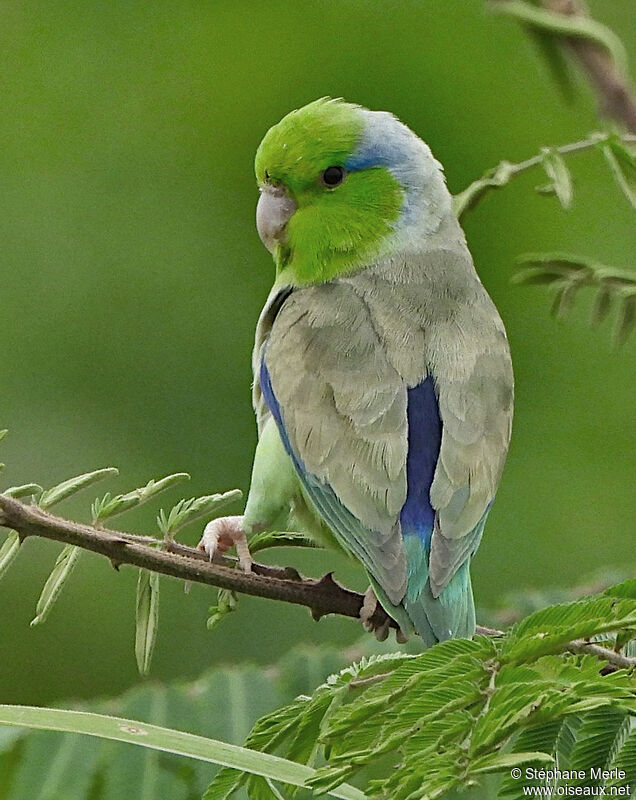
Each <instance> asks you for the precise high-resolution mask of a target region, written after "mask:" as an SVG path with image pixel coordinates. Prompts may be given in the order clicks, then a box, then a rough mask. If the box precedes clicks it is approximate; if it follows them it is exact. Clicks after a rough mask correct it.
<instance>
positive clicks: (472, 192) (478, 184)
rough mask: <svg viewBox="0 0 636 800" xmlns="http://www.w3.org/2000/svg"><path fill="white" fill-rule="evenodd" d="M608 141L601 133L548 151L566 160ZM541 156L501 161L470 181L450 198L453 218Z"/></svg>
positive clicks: (634, 140) (627, 138)
mask: <svg viewBox="0 0 636 800" xmlns="http://www.w3.org/2000/svg"><path fill="white" fill-rule="evenodd" d="M609 138H610V137H609V136H608V135H607V134H604V133H593V134H591V135H590V136H589V137H588V138H587V139H581V141H580V142H569V143H568V144H563V145H560V146H559V147H553V148H551V150H552V151H553V152H554V153H558V154H559V155H561V156H567V155H569V154H570V153H580V152H582V151H584V150H591V149H592V148H594V147H598V146H599V145H602V144H603V143H604V142H606V141H608V139H609ZM621 139H622V141H623V142H625V144H627V145H630V146H631V145H634V144H636V136H635V135H633V134H626V135H624V136H622V137H621ZM544 158H545V155H544V153H543V152H541V153H538V154H537V155H536V156H532V157H531V158H526V159H525V160H524V161H518V162H516V163H512V162H510V161H501V162H500V163H499V164H497V166H496V167H493V168H492V169H490V170H488V172H486V173H485V174H484V175H482V177H481V178H477V180H475V181H473V182H472V183H471V184H469V185H468V186H467V187H466V188H465V189H463V190H462V191H461V192H458V193H457V194H456V195H454V197H453V207H454V209H455V214H456V215H457V218H458V219H459V220H461V219H462V217H463V216H464V214H466V212H467V211H470V210H471V209H473V208H475V206H477V205H478V204H479V203H480V202H481V200H482V199H483V198H484V197H485V195H486V194H487V193H488V192H489V191H491V190H492V189H501V188H502V187H504V186H507V184H508V183H510V181H511V180H512V179H513V178H514V177H515V176H516V175H520V174H521V173H522V172H526V171H527V170H529V169H533V168H534V167H538V166H540V165H541V164H542V163H543V161H544Z"/></svg>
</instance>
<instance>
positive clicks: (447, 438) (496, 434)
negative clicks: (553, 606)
mask: <svg viewBox="0 0 636 800" xmlns="http://www.w3.org/2000/svg"><path fill="white" fill-rule="evenodd" d="M348 281H349V283H350V284H351V286H352V287H354V288H355V291H356V292H357V293H358V294H359V295H360V297H361V298H362V299H363V300H364V302H365V304H366V305H367V307H368V308H369V309H370V310H371V313H372V317H373V324H374V327H375V328H376V330H378V331H379V333H380V335H381V337H382V339H383V341H384V342H385V347H386V350H387V353H388V356H389V361H390V362H391V364H392V365H393V366H394V368H395V369H396V370H397V371H398V372H399V373H400V374H401V375H402V376H403V378H404V380H405V382H406V384H407V386H408V387H409V392H408V415H409V429H410V431H409V467H408V497H407V502H406V506H405V508H404V512H403V517H402V521H403V528H404V533H405V535H406V536H407V537H408V533H409V532H411V531H413V530H414V529H416V530H417V531H418V533H419V539H420V540H421V542H422V546H423V551H422V553H418V552H415V551H413V547H414V542H413V541H409V542H408V545H409V547H408V548H407V550H408V552H407V556H408V560H409V573H410V574H412V575H414V576H415V574H416V573H418V577H419V580H418V581H415V577H414V581H415V583H417V589H418V591H424V587H425V584H426V579H427V577H428V580H429V587H430V591H431V593H432V597H433V598H437V597H439V595H440V594H441V593H442V591H443V590H444V589H445V587H447V586H448V585H449V584H450V582H451V581H452V579H453V576H454V575H455V574H457V572H458V570H459V569H460V567H461V565H462V564H464V563H466V561H467V559H468V558H469V557H470V555H471V554H472V553H473V552H474V551H475V549H476V548H477V545H478V544H479V540H480V538H481V534H482V531H483V526H484V522H485V518H486V516H487V514H488V511H489V509H490V506H491V504H492V502H493V500H494V497H495V493H496V490H497V486H498V483H499V480H500V477H501V472H502V470H503V465H504V462H505V458H506V453H507V450H508V442H509V439H510V431H511V423H512V400H513V375H512V366H511V361H510V352H509V347H508V342H507V339H506V334H505V329H504V326H503V323H502V321H501V319H500V317H499V314H498V312H497V310H496V308H495V306H494V304H493V303H492V301H491V299H490V297H489V296H488V294H487V292H486V290H485V289H484V287H483V285H482V284H481V282H480V280H479V278H478V276H477V274H476V272H475V270H474V267H473V264H472V260H471V257H470V254H469V253H468V251H467V250H466V249H465V248H463V246H462V247H459V248H457V247H455V248H454V249H452V250H445V249H439V250H431V251H429V252H426V253H420V254H417V255H411V256H409V257H408V258H404V259H392V260H390V261H386V262H384V263H379V264H377V265H376V266H374V267H371V268H369V269H367V270H364V271H363V272H361V273H359V274H357V275H355V276H353V277H351V278H350V279H348ZM427 376H428V378H427ZM433 390H434V391H433ZM440 424H441V429H440V428H439V425H440ZM433 461H434V464H432V462H433ZM416 523H417V524H416ZM410 591H411V584H410V583H409V592H410Z"/></svg>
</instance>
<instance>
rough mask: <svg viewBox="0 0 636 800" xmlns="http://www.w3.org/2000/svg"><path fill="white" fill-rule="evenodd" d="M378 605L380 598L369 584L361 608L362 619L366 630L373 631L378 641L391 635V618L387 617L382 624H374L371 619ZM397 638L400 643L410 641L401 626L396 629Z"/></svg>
mask: <svg viewBox="0 0 636 800" xmlns="http://www.w3.org/2000/svg"><path fill="white" fill-rule="evenodd" d="M377 607H378V598H377V597H376V596H375V592H374V591H373V587H372V586H369V588H368V589H367V590H366V592H365V593H364V600H363V601H362V607H361V609H360V619H361V621H362V626H363V627H364V629H365V631H368V633H373V634H374V635H375V638H376V639H377V640H378V642H383V641H384V640H385V639H386V638H387V636H388V635H389V629H390V625H391V620H390V619H389V617H387V618H386V619H385V620H384V622H383V623H382V624H381V625H376V624H374V623H373V622H372V621H371V620H372V617H373V615H374V614H375V612H376V609H377ZM395 640H396V642H398V644H404V643H405V642H407V641H408V636H407V635H406V634H405V633H404V631H403V630H402V629H401V628H397V629H396V631H395Z"/></svg>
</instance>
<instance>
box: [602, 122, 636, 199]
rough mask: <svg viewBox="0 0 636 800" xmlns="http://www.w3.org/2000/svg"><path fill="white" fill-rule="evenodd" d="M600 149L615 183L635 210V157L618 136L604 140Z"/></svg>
mask: <svg viewBox="0 0 636 800" xmlns="http://www.w3.org/2000/svg"><path fill="white" fill-rule="evenodd" d="M601 148H602V151H603V155H604V156H605V160H606V161H607V163H608V164H609V167H610V169H611V171H612V174H613V176H614V179H615V180H616V183H617V184H618V186H619V188H620V189H621V191H622V192H623V194H624V195H625V197H626V198H627V199H628V200H629V202H630V203H631V205H632V206H633V208H635V209H636V156H635V155H634V153H632V151H631V150H630V149H629V148H628V147H627V146H626V145H625V143H624V142H622V141H621V140H620V139H619V138H618V136H611V137H609V138H608V139H606V140H605V141H604V142H603V143H602V144H601Z"/></svg>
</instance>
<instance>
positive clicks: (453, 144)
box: [0, 0, 636, 703]
mask: <svg viewBox="0 0 636 800" xmlns="http://www.w3.org/2000/svg"><path fill="white" fill-rule="evenodd" d="M590 6H591V10H592V12H593V13H594V14H595V15H596V16H597V18H599V19H600V20H602V21H604V22H606V23H608V24H609V25H611V26H613V27H614V28H615V29H616V30H617V31H619V32H620V33H621V35H622V36H623V38H624V41H625V43H626V44H627V46H628V48H629V49H630V51H631V52H633V50H634V45H635V44H636V29H635V28H634V26H633V24H632V25H631V26H630V27H628V26H627V23H628V21H629V20H630V19H632V21H633V15H632V13H631V12H633V0H612V2H611V3H608V2H606V0H596V1H595V2H590ZM0 36H1V41H2V46H1V47H0V86H1V90H0V96H1V97H2V111H1V117H0V185H1V187H2V190H1V191H0V275H1V283H0V303H1V309H2V318H1V323H0V331H1V334H0V337H1V338H0V342H1V349H0V352H1V354H2V355H1V359H2V360H1V363H2V395H1V397H2V403H1V407H0V412H1V413H0V427H7V428H9V429H10V436H9V438H8V439H6V440H5V441H4V442H3V444H2V460H3V461H5V462H6V463H7V467H6V470H5V473H4V475H3V478H2V485H4V486H7V485H10V484H17V483H23V482H27V481H37V482H39V483H42V484H43V485H45V486H46V485H51V484H52V483H54V482H57V481H59V480H61V479H63V478H66V477H68V476H69V475H72V474H77V473H79V472H84V471H87V470H90V469H93V468H97V467H102V466H110V465H115V466H118V467H119V468H120V470H121V476H120V478H118V479H117V481H114V482H112V483H111V484H110V485H108V486H104V488H103V489H102V488H101V487H100V488H99V492H100V493H103V491H106V489H114V490H116V491H126V490H128V489H131V488H134V487H135V486H138V485H141V484H142V483H145V482H146V481H147V480H148V479H149V478H151V477H159V476H160V475H163V474H166V473H168V472H173V471H177V470H187V471H188V472H190V473H191V474H192V481H191V483H190V484H189V485H188V486H186V487H185V488H184V489H183V492H182V493H181V495H179V494H178V492H177V491H173V493H172V495H171V496H166V497H165V499H163V502H162V503H161V504H157V505H163V506H164V507H169V506H170V505H172V502H174V501H176V500H177V499H178V498H179V497H180V496H182V495H183V494H184V493H186V492H187V493H188V496H190V495H191V494H204V493H208V492H211V491H219V490H223V489H227V488H231V487H235V486H239V487H241V488H243V489H246V488H247V486H248V482H249V471H250V466H251V458H252V452H253V448H254V443H255V427H254V422H253V417H252V411H251V406H250V380H251V373H250V350H251V345H252V336H253V330H254V326H255V323H256V319H257V316H258V313H259V310H260V307H261V305H262V303H263V301H264V298H265V297H266V294H267V291H268V288H269V286H270V283H271V281H272V265H271V262H270V259H269V256H268V254H267V253H266V252H265V250H264V249H263V247H262V246H261V244H260V242H259V240H258V238H257V235H256V232H255V229H254V222H253V218H254V206H255V201H256V191H255V187H254V179H253V174H252V159H253V154H254V151H255V149H256V147H257V145H258V143H259V141H260V139H261V137H262V136H263V134H264V132H265V131H266V129H267V128H268V127H269V126H270V125H272V124H273V123H275V122H276V121H278V119H279V118H280V117H281V116H282V115H283V114H285V113H286V112H287V111H289V110H290V109H292V108H295V107H298V106H299V105H302V104H304V103H306V102H308V101H310V100H312V99H314V98H316V97H319V96H322V95H326V94H329V95H334V96H343V97H345V98H347V99H349V100H352V101H356V102H359V103H362V104H364V105H366V106H369V107H370V108H374V109H389V110H391V111H393V112H395V113H396V114H397V115H398V116H399V117H400V118H401V119H403V120H404V121H405V122H406V123H407V124H408V125H409V126H410V127H412V128H413V129H414V130H415V131H416V132H418V133H419V134H420V135H421V136H422V137H423V138H424V139H426V140H427V141H428V143H429V144H430V145H431V147H432V149H433V151H434V152H435V154H436V155H437V157H438V158H439V159H440V160H441V161H442V162H443V163H444V164H445V167H446V174H447V177H448V182H449V185H450V188H451V190H453V191H458V190H459V189H461V188H463V187H464V186H465V185H466V184H467V183H468V182H469V181H470V180H472V179H473V178H476V177H477V176H479V175H480V174H481V173H482V172H483V171H484V170H485V169H487V168H488V167H490V166H492V165H494V164H496V163H497V162H498V161H499V160H500V159H502V158H508V159H511V160H521V159H523V158H525V157H527V156H530V155H533V154H534V153H536V152H537V151H538V149H539V148H540V147H541V146H542V145H547V144H558V143H564V142H567V141H570V140H574V139H578V138H581V137H582V136H584V135H585V134H586V133H587V132H588V131H590V130H592V129H595V128H596V127H597V126H598V122H597V120H596V108H595V102H594V99H593V97H592V95H591V92H590V90H589V89H588V88H587V86H586V85H585V84H584V83H582V82H580V81H579V82H578V83H579V91H578V93H577V96H576V98H575V100H574V102H573V103H571V104H570V105H567V104H566V103H565V102H564V99H563V97H562V95H560V93H559V91H558V88H557V87H556V86H555V85H554V83H553V81H552V79H551V76H550V73H549V70H548V69H547V67H546V65H545V63H544V62H543V61H542V59H541V57H540V54H539V53H538V51H537V50H536V48H535V46H534V44H533V42H532V41H531V40H530V39H529V38H528V37H527V36H526V35H525V34H524V33H523V31H522V30H521V29H519V28H518V27H517V26H516V25H515V24H514V23H513V22H511V21H509V20H507V19H504V18H501V17H497V16H495V15H492V14H489V13H487V12H486V11H485V9H484V3H482V2H481V1H480V0H473V1H471V2H469V0H418V1H417V2H416V0H397V1H393V2H388V0H384V1H380V0H321V2H311V3H309V2H308V3H300V2H294V0H269V2H267V3H263V2H262V0H260V1H259V2H256V0H241V1H240V2H238V1H237V0H232V1H231V2H230V0H217V1H216V2H203V3H202V2H200V1H199V2H195V1H194V0H192V1H191V2H179V3H167V2H163V1H161V0H160V1H159V2H135V3H133V2H117V1H115V2H85V1H83V0H82V2H80V0H57V1H56V2H55V3H53V2H48V3H35V2H33V0H30V1H28V2H17V0H13V1H10V2H5V3H4V4H3V24H2V33H1V34H0ZM569 163H570V164H571V167H572V170H573V172H574V175H575V178H576V195H575V206H574V209H573V210H572V211H571V212H570V213H567V214H566V213H565V212H563V211H561V210H560V208H559V207H558V206H557V203H556V201H554V200H552V199H545V198H541V197H539V196H538V195H537V194H535V193H534V191H533V188H534V186H535V185H536V184H538V183H541V182H542V176H541V175H540V174H538V173H534V174H530V175H527V176H524V177H522V178H520V179H517V180H516V181H515V182H514V183H513V185H511V186H510V187H508V188H507V189H505V190H504V191H503V192H500V193H498V194H493V195H492V196H491V197H489V198H488V199H487V200H486V201H485V202H484V203H483V205H482V206H480V208H479V209H478V210H476V211H475V212H473V213H471V214H470V215H469V216H468V217H467V219H466V223H465V228H466V232H467V235H468V240H469V243H470V246H471V248H472V251H473V254H474V256H475V261H476V263H477V266H478V269H479V272H480V274H481V276H482V278H483V281H484V283H485V284H486V286H487V288H488V290H489V291H490V292H491V294H492V296H493V298H494V300H495V302H496V303H497V305H498V307H499V309H500V311H501V314H502V316H503V318H504V321H505V323H506V326H507V328H508V332H509V336H510V342H511V345H512V351H513V358H514V363H515V372H516V380H517V401H516V419H515V428H514V436H513V442H512V447H511V451H510V457H509V460H508V465H507V469H506V472H505V474H504V479H503V483H502V486H501V489H500V492H499V497H498V500H497V503H496V504H495V507H494V510H493V513H492V514H491V517H490V521H489V525H488V530H487V535H486V537H485V539H484V543H483V545H482V547H481V550H480V553H479V556H478V558H477V559H476V561H475V563H474V570H473V574H474V586H475V591H476V595H477V599H478V602H479V603H480V604H481V605H492V604H495V603H496V602H497V600H498V598H500V597H501V596H502V595H503V594H504V593H506V592H509V591H511V590H515V589H522V588H527V587H541V586H548V585H555V584H556V585H563V584H571V583H575V582H576V581H577V580H580V579H581V577H582V576H585V575H586V574H588V573H589V572H590V571H593V570H595V569H596V568H597V567H601V566H607V567H613V566H625V564H627V563H629V561H630V559H631V558H633V555H634V536H633V533H634V529H633V512H634V477H635V476H634V471H633V453H634V451H635V450H636V430H635V428H634V425H633V402H634V401H633V398H634V388H635V386H634V384H635V380H634V352H635V346H634V342H633V341H632V342H630V343H628V345H627V346H626V347H624V348H623V349H622V350H620V351H618V352H616V351H614V350H613V348H612V346H611V343H610V333H609V326H608V324H605V325H604V327H603V328H602V329H601V330H594V331H592V330H590V329H589V327H588V325H587V316H588V311H589V304H587V300H585V299H581V300H579V301H578V302H577V304H576V308H575V310H574V313H573V314H572V317H571V318H570V319H569V320H567V321H566V322H563V323H558V324H557V323H555V322H554V321H552V320H551V319H550V318H549V315H548V306H549V302H548V298H547V296H546V293H545V292H544V291H543V290H542V289H533V288H525V287H513V286H511V285H510V283H509V280H510V276H511V274H512V272H513V264H514V259H515V257H516V256H517V255H518V254H519V253H522V252H527V251H546V250H548V251H549V250H554V249H559V250H566V251H567V250H569V251H573V252H576V253H580V254H583V255H588V256H593V257H597V258H599V259H600V260H604V261H606V262H607V263H611V264H615V265H617V266H631V265H632V257H633V252H634V245H635V244H636V237H635V228H634V219H633V215H632V212H631V211H630V209H629V207H628V204H627V202H626V200H625V199H624V198H623V197H622V196H621V195H620V194H619V193H618V191H617V190H616V188H615V186H614V184H613V183H612V181H611V179H610V178H609V176H608V174H607V170H606V168H605V167H604V165H603V164H602V163H601V160H600V156H598V155H596V154H584V155H577V156H575V157H573V158H571V159H570V161H569ZM96 493H97V492H94V493H93V494H96ZM82 498H83V499H82V500H81V501H80V500H78V501H75V502H73V503H68V504H67V505H66V506H65V507H63V508H61V509H60V511H61V512H63V513H68V514H69V515H74V516H76V518H81V519H86V518H87V511H88V505H89V501H90V499H91V495H90V493H86V496H85V497H84V495H82ZM239 510H240V509H239V508H238V507H237V509H236V510H234V511H233V512H230V513H238V512H239ZM155 513H156V508H151V509H149V510H148V511H146V510H145V509H144V510H143V513H142V511H140V512H138V513H137V514H136V515H135V514H131V515H130V516H129V517H126V518H124V519H125V520H126V523H125V525H126V527H127V528H128V529H134V530H139V531H148V532H150V531H152V528H153V525H154V516H155ZM198 533H199V530H195V529H192V530H188V531H187V533H186V535H185V536H184V539H187V541H188V542H190V543H194V542H195V541H196V540H197V538H198ZM58 550H59V547H58V546H56V545H55V544H53V543H50V542H45V541H41V540H38V541H36V540H29V541H27V543H26V545H25V546H24V548H23V551H22V552H21V554H20V557H19V559H18V561H17V562H16V563H15V564H14V566H13V567H12V569H11V571H10V572H9V573H8V574H7V575H6V576H5V578H4V579H3V581H2V582H1V583H0V603H1V608H2V612H3V613H2V615H1V618H0V647H1V651H0V654H1V655H0V686H1V687H2V692H1V697H0V701H3V702H40V703H43V702H52V701H54V700H56V699H59V698H62V697H68V696H76V697H90V696H95V695H104V694H109V693H115V692H119V691H121V690H122V689H124V688H125V687H127V686H129V685H131V684H132V683H134V682H135V681H137V676H136V670H135V663H134V656H133V637H134V622H133V616H134V585H135V574H134V572H133V570H130V569H123V570H122V572H121V573H120V574H119V575H117V574H115V572H113V570H112V568H111V567H110V565H109V564H108V563H107V562H106V561H104V560H102V559H99V558H98V557H96V556H91V555H89V554H87V553H84V554H82V558H81V562H80V565H79V567H78V569H77V571H76V574H75V576H74V578H73V580H72V581H71V583H70V584H69V585H68V587H67V588H66V589H65V591H64V594H63V596H62V597H61V599H60V600H59V602H58V604H57V606H56V607H55V609H54V611H53V613H52V614H51V617H50V619H49V621H48V622H47V623H46V624H45V625H44V626H42V627H39V628H36V629H30V628H29V624H28V623H29V620H30V619H31V618H32V616H33V615H34V608H35V603H36V600H37V597H38V594H39V591H40V589H41V586H42V583H43V581H44V580H45V578H46V575H47V574H48V571H49V570H50V568H51V566H52V564H53V561H54V559H55V554H56V552H57V551H58ZM276 557H277V559H278V560H282V561H284V562H285V563H287V562H289V561H292V560H293V561H294V563H296V564H299V565H301V567H302V568H303V569H305V570H307V571H309V572H314V573H315V574H319V573H320V571H321V570H324V569H326V568H335V570H336V576H337V577H338V578H340V579H342V580H345V581H348V582H349V583H350V584H353V585H357V586H363V585H364V581H363V579H362V577H361V576H360V574H359V573H358V572H357V571H356V569H355V568H354V567H353V566H352V565H350V564H348V563H345V562H344V561H342V560H338V559H337V558H336V557H334V556H332V555H327V554H323V553H318V552H316V553H310V554H307V553H302V554H301V555H298V554H296V553H292V552H289V551H287V552H283V553H280V552H279V553H277V554H276ZM213 602H214V592H213V591H211V590H209V589H206V588H204V587H197V586H195V587H194V588H193V589H192V592H191V594H189V595H185V594H184V593H183V589H182V586H181V585H180V584H178V583H177V582H175V581H170V580H166V581H164V582H163V592H162V616H161V622H160V634H159V640H158V645H157V651H156V655H155V661H154V665H153V671H152V675H153V677H155V678H165V679H168V678H172V677H177V676H178V677H187V676H194V675H196V674H198V673H199V672H200V671H201V670H202V669H203V668H205V667H206V666H208V665H210V664H211V663H215V662H226V663H227V662H233V661H237V660H239V659H245V658H251V659H254V660H255V661H257V662H258V663H260V664H267V663H270V662H272V661H274V660H276V659H277V658H278V656H279V654H280V653H281V652H282V651H285V650H286V649H288V648H289V647H290V646H292V645H293V644H294V643H296V642H298V641H312V642H330V643H336V644H339V643H345V642H350V641H353V640H354V639H355V638H357V637H358V636H359V628H358V626H356V625H354V624H353V623H352V622H350V621H348V620H344V619H323V620H322V621H321V622H320V624H318V625H317V624H316V623H314V622H313V621H311V619H310V617H309V615H308V613H307V612H306V611H305V610H303V609H298V608H295V607H286V606H283V605H282V604H274V603H271V602H268V601H265V600H252V599H249V598H246V599H243V600H242V601H241V604H240V609H239V611H238V612H237V613H235V614H233V615H231V617H230V618H229V619H227V620H226V621H224V622H223V624H222V625H221V626H220V627H219V628H218V629H216V630H215V631H213V632H207V631H206V628H205V619H206V612H207V608H208V606H209V605H211V604H212V603H213Z"/></svg>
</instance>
